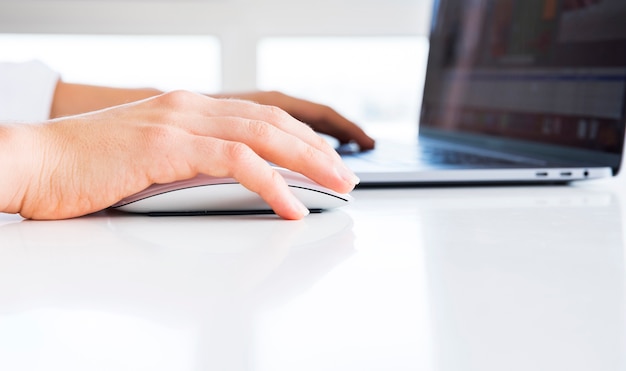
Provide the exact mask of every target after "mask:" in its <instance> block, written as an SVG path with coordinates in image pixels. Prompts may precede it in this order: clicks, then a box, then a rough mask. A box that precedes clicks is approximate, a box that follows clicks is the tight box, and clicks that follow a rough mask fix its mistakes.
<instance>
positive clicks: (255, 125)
mask: <svg viewBox="0 0 626 371" xmlns="http://www.w3.org/2000/svg"><path fill="white" fill-rule="evenodd" d="M246 130H247V131H248V132H249V133H250V135H251V136H253V137H254V138H255V139H260V140H268V139H269V138H270V137H271V136H272V135H273V133H274V130H275V129H274V127H273V126H272V125H270V124H268V123H266V122H263V121H248V122H247V127H246Z"/></svg>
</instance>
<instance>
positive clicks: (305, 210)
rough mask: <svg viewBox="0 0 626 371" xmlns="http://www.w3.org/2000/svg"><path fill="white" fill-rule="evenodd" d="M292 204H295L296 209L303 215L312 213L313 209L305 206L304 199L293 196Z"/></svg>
mask: <svg viewBox="0 0 626 371" xmlns="http://www.w3.org/2000/svg"><path fill="white" fill-rule="evenodd" d="M291 204H292V205H293V207H294V208H295V209H297V210H298V212H299V213H300V215H302V217H305V216H307V215H309V213H311V211H309V208H308V207H306V206H304V204H303V203H302V201H300V200H299V199H298V198H297V197H295V196H293V197H292V200H291Z"/></svg>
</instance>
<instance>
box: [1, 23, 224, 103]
mask: <svg viewBox="0 0 626 371" xmlns="http://www.w3.org/2000/svg"><path fill="white" fill-rule="evenodd" d="M31 59H38V60H41V61H42V62H44V63H46V64H48V65H49V66H50V67H51V68H53V69H55V70H56V71H58V72H59V73H61V76H62V78H63V79H64V80H65V81H71V82H78V83H86V84H100V85H107V86H120V87H156V88H159V89H162V90H173V89H188V90H194V91H199V92H205V93H214V92H217V91H219V90H220V89H221V68H220V63H221V62H220V43H219V41H218V39H217V38H216V37H213V36H195V35H194V36H189V35H176V36H164V35H149V36H147V35H141V36H139V35H71V34H63V35H58V34H57V35H55V34H0V60H2V61H24V60H31Z"/></svg>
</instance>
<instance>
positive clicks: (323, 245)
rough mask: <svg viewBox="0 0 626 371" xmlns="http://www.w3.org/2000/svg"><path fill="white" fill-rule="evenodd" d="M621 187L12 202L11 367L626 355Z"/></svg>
mask: <svg viewBox="0 0 626 371" xmlns="http://www.w3.org/2000/svg"><path fill="white" fill-rule="evenodd" d="M616 184H617V186H616ZM620 188H621V184H620V183H619V182H617V183H616V182H610V181H609V182H604V183H599V184H597V183H591V184H587V185H584V186H583V185H577V186H570V187H502V188H500V187H494V188H489V187H487V188H449V189H437V188H432V189H429V188H426V189H395V190H359V191H356V192H355V193H354V195H355V197H356V199H357V202H356V203H354V204H353V205H351V206H349V207H347V208H344V209H342V210H339V211H334V212H328V213H323V214H320V215H311V216H309V217H307V218H306V219H305V220H303V221H299V222H288V221H283V220H279V219H277V218H276V217H274V216H228V217H172V218H170V217H156V218H154V217H142V216H125V215H122V214H118V213H101V214H97V215H94V216H89V217H84V218H78V219H74V220H65V221H53V222H36V221H22V220H21V219H20V218H19V217H16V216H12V215H6V214H0V370H4V371H15V370H28V371H32V370H46V371H49V370H62V371H71V370H80V371H87V370H89V371H93V370H116V371H120V370H133V371H137V370H150V371H157V370H177V371H185V370H219V371H230V370H237V371H239V370H242V371H243V370H250V371H261V370H262V371H283V370H284V371H294V370H298V371H306V370H338V371H339V370H340V371H352V370H355V371H356V370H358V371H363V370H393V371H403V370H438V371H464V370H477V371H491V370H493V371H502V370H507V371H512V370H520V371H529V370H533V371H536V370H548V371H557V370H567V371H576V370H581V371H590V370H594V371H600V370H602V371H623V370H626V303H625V297H626V296H625V295H626V292H625V278H626V275H625V263H626V260H625V254H624V229H623V227H622V226H623V224H624V221H623V217H622V211H621V207H622V201H621V198H622V196H626V187H624V190H625V191H624V193H623V195H622V194H620Z"/></svg>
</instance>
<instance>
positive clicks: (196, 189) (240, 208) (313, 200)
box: [111, 167, 353, 215]
mask: <svg viewBox="0 0 626 371" xmlns="http://www.w3.org/2000/svg"><path fill="white" fill-rule="evenodd" d="M274 169H275V170H276V171H277V172H278V173H279V174H280V175H282V176H283V178H284V179H285V181H286V182H287V185H288V186H289V188H290V189H291V191H292V192H293V193H294V195H295V196H296V197H297V198H298V199H299V200H300V201H301V202H302V203H303V204H304V206H306V207H307V208H308V209H309V210H310V211H311V212H321V211H323V210H328V209H334V208H337V207H341V206H345V205H347V204H349V203H350V202H352V201H353V197H352V196H351V195H349V194H342V193H337V192H335V191H333V190H331V189H328V188H326V187H323V186H321V185H319V184H318V183H316V182H314V181H312V180H311V179H309V178H307V177H305V176H304V175H302V174H299V173H296V172H293V171H291V170H287V169H284V168H280V167H274ZM111 208H112V209H116V210H121V211H125V212H131V213H142V214H149V215H212V214H215V215H220V214H265V213H273V211H272V209H271V208H270V206H269V205H268V204H267V203H266V202H265V201H264V200H263V199H262V198H261V197H260V196H259V195H258V194H256V193H254V192H252V191H250V190H248V189H247V188H245V187H244V186H243V185H241V184H240V183H239V182H238V181H237V180H235V179H234V178H229V177H213V176H208V175H203V174H201V175H198V176H196V177H194V178H191V179H187V180H181V181H177V182H172V183H165V184H153V185H151V186H150V187H148V188H146V189H145V190H143V191H141V192H138V193H136V194H134V195H132V196H129V197H126V198H124V199H122V200H121V201H119V202H117V203H116V204H114V205H113V206H111Z"/></svg>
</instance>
